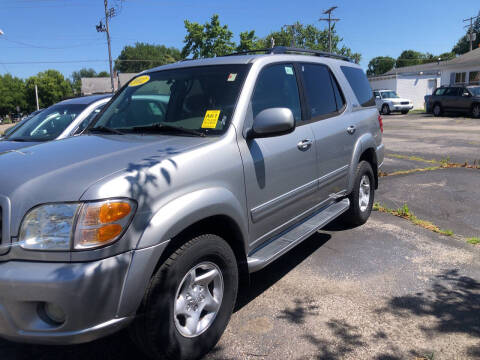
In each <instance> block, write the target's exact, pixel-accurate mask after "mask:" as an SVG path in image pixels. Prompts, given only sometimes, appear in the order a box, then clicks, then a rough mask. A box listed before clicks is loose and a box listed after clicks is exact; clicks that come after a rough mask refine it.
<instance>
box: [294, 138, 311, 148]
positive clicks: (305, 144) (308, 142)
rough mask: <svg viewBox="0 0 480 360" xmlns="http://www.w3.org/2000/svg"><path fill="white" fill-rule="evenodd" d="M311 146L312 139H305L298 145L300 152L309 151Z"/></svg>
mask: <svg viewBox="0 0 480 360" xmlns="http://www.w3.org/2000/svg"><path fill="white" fill-rule="evenodd" d="M310 146H312V140H310V139H304V140H302V141H300V142H299V143H298V144H297V147H298V148H299V149H300V150H307V149H308V148H309V147H310Z"/></svg>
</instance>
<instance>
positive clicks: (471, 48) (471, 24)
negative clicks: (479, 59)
mask: <svg viewBox="0 0 480 360" xmlns="http://www.w3.org/2000/svg"><path fill="white" fill-rule="evenodd" d="M478 17H480V16H472V17H470V18H468V19H465V20H463V22H466V21H470V25H467V26H465V27H469V28H470V30H469V33H468V38H469V40H470V51H472V50H473V41H474V40H475V39H474V38H473V20H475V19H476V18H478ZM475 35H476V34H475Z"/></svg>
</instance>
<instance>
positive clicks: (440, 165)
mask: <svg viewBox="0 0 480 360" xmlns="http://www.w3.org/2000/svg"><path fill="white" fill-rule="evenodd" d="M386 157H391V158H395V159H402V160H411V161H419V162H424V163H428V164H435V165H437V166H427V167H424V168H415V169H409V170H399V171H394V172H392V173H386V172H384V171H380V172H379V174H378V175H379V176H380V177H384V176H393V175H407V174H412V173H416V172H423V171H434V170H440V169H449V168H467V169H480V162H477V160H475V161H474V162H473V164H468V162H466V161H465V163H463V164H460V163H453V162H451V161H450V157H449V156H446V157H443V158H442V159H441V160H435V159H425V158H422V157H420V156H416V155H411V156H409V155H401V154H387V155H386Z"/></svg>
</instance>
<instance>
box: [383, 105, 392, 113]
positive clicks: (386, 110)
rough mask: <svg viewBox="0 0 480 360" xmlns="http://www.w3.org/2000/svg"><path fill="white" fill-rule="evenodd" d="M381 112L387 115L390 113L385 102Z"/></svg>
mask: <svg viewBox="0 0 480 360" xmlns="http://www.w3.org/2000/svg"><path fill="white" fill-rule="evenodd" d="M382 114H383V115H389V114H390V107H389V106H388V105H387V104H383V105H382Z"/></svg>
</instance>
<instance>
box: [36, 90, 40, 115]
mask: <svg viewBox="0 0 480 360" xmlns="http://www.w3.org/2000/svg"><path fill="white" fill-rule="evenodd" d="M35 100H36V101H37V110H40V106H39V104H38V86H37V84H35Z"/></svg>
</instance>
